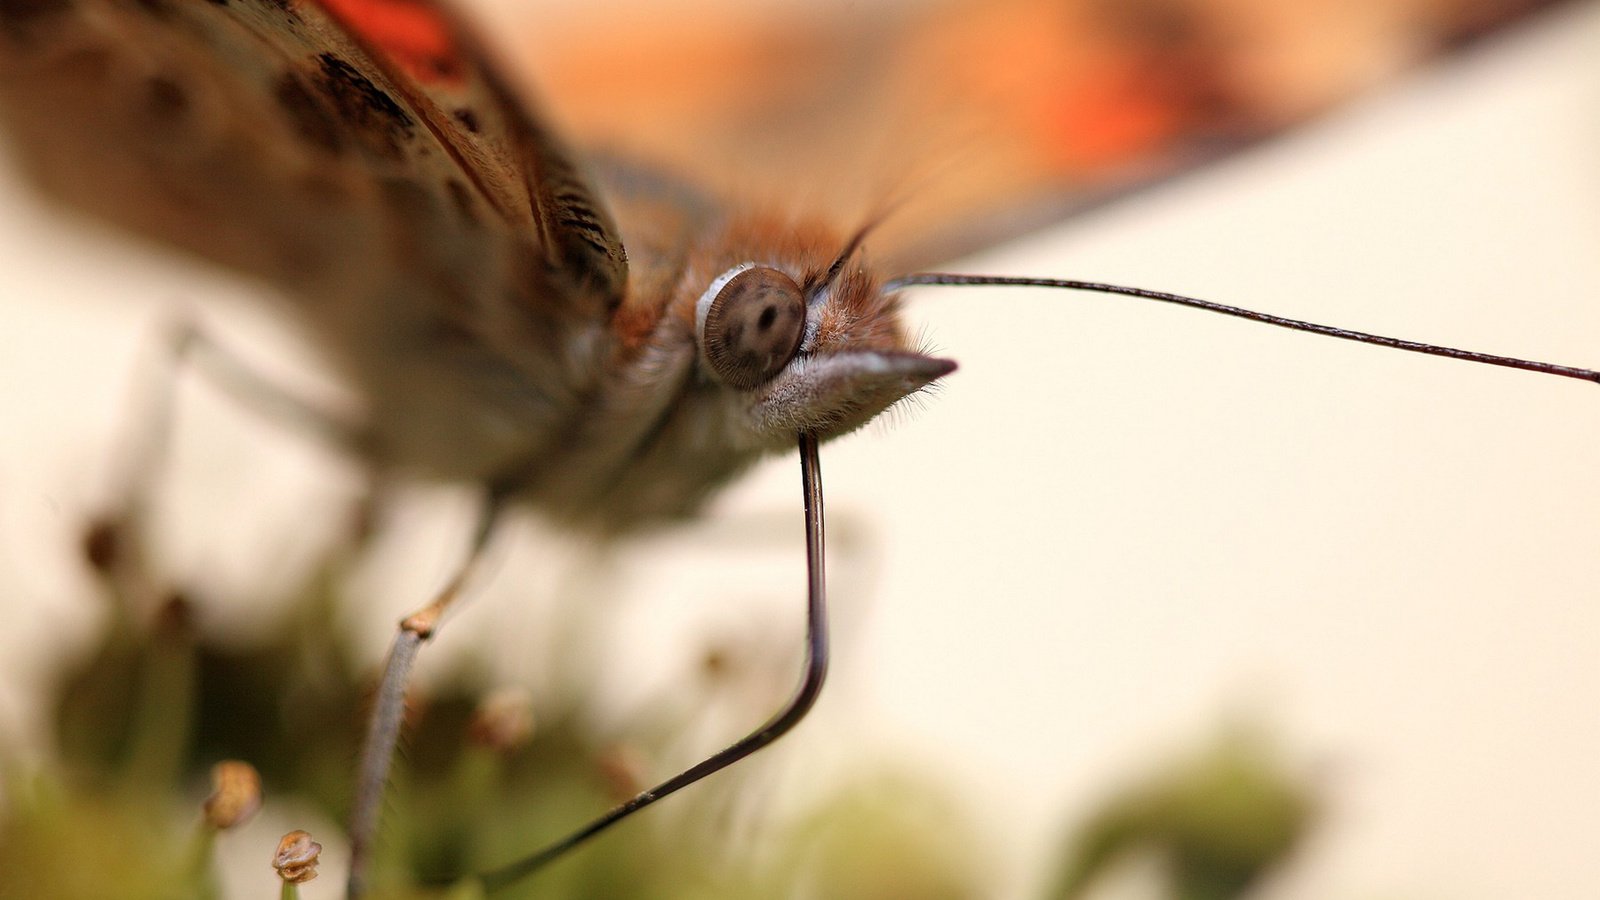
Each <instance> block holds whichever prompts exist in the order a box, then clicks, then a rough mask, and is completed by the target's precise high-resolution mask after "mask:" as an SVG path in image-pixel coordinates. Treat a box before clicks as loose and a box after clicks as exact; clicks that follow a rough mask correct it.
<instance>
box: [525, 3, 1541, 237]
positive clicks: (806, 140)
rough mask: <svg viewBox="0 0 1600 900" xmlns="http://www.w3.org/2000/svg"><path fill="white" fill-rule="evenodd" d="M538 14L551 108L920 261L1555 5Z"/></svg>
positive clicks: (1119, 189) (1147, 173)
mask: <svg viewBox="0 0 1600 900" xmlns="http://www.w3.org/2000/svg"><path fill="white" fill-rule="evenodd" d="M705 5H706V7H707V9H705V10H704V11H703V13H702V14H700V15H696V16H685V15H683V14H682V13H681V11H677V10H673V11H670V12H667V13H665V14H662V15H660V16H657V17H651V16H650V15H649V14H647V13H640V12H636V11H630V12H629V13H628V14H627V15H626V16H620V17H619V16H617V15H615V14H614V12H613V11H612V10H610V9H603V10H600V11H598V12H595V13H593V14H592V15H591V16H590V17H587V18H586V17H584V16H583V15H578V16H577V17H576V18H575V19H572V20H569V21H567V22H566V23H565V24H564V25H563V26H559V27H557V26H552V25H551V24H550V23H549V22H547V21H544V20H546V19H548V18H549V16H548V15H547V14H546V15H541V16H540V23H539V27H538V28H532V27H530V28H528V29H525V30H524V33H525V34H526V35H527V38H526V41H525V43H526V45H527V46H528V48H529V52H528V53H527V54H526V56H527V57H528V58H529V59H530V60H531V63H532V65H533V66H534V67H535V68H536V70H537V74H538V76H539V81H540V84H541V87H542V88H543V89H544V90H545V91H546V92H547V95H548V99H549V100H550V101H551V107H552V113H553V115H554V117H555V118H556V119H557V120H558V121H560V122H562V124H563V126H565V127H566V128H567V129H568V131H569V133H571V134H573V135H574V136H575V137H578V138H581V139H582V140H584V141H586V142H589V143H593V144H597V145H599V146H605V147H610V148H621V149H624V150H626V151H628V152H630V153H633V154H635V155H637V156H639V157H641V158H645V159H651V160H655V161H658V162H660V163H662V164H664V166H665V167H666V168H667V170H668V171H673V172H677V173H680V174H682V175H683V176H684V177H688V178H691V179H693V180H695V181H696V182H697V183H701V184H704V185H706V186H708V187H711V188H714V189H715V190H717V191H719V192H721V193H722V194H723V195H727V196H734V197H737V198H739V199H741V200H744V201H771V202H777V203H783V204H788V205H791V206H794V207H796V208H797V209H804V210H807V211H813V212H816V211H820V212H823V213H826V214H828V215H831V216H833V217H834V218H835V219H837V220H838V223H839V224H840V225H841V226H842V227H847V228H849V227H854V226H857V225H859V224H860V223H861V222H862V221H863V220H866V219H869V218H877V217H878V216H879V214H881V213H883V212H884V211H885V210H891V211H892V214H891V215H890V216H889V217H888V219H887V221H886V222H885V223H884V224H883V226H882V227H881V228H880V230H879V231H878V232H877V233H875V235H874V241H873V249H874V250H875V251H876V252H878V253H879V254H880V255H885V254H884V251H885V250H888V251H890V252H889V253H888V254H887V255H889V256H891V257H893V258H894V260H895V261H897V262H899V263H901V264H903V265H906V266H921V265H926V264H928V263H931V262H935V261H938V260H941V259H944V258H948V257H950V256H951V255H954V254H958V253H962V252H966V251H970V250H973V249H976V248H979V247H982V246H984V245H987V244H990V243H993V242H995V241H998V240H1001V239H1004V238H1007V237H1011V236H1014V235H1017V234H1020V233H1023V232H1025V231H1028V230H1030V229H1032V228H1034V227H1036V226H1038V225H1041V224H1044V223H1046V222H1049V221H1053V220H1057V219H1060V218H1061V217H1063V216H1064V215H1066V214H1068V213H1070V212H1072V211H1074V210H1077V209H1082V208H1083V207H1085V206H1088V205H1093V204H1096V203H1099V202H1102V201H1104V200H1105V199H1106V198H1108V197H1112V196H1115V195H1118V194H1120V193H1123V192H1125V191H1127V190H1129V189H1131V188H1134V187H1137V186H1139V185H1142V184H1147V183H1149V182H1151V181H1153V180H1157V179H1161V178H1164V177H1168V176H1171V175H1173V174H1174V173H1177V172H1181V171H1183V170H1186V169H1189V168H1192V167H1194V166H1196V165H1198V164H1201V163H1203V162H1205V161H1208V160H1211V159H1215V158H1217V157H1219V156H1221V155H1224V154H1226V153H1229V152H1232V151H1234V150H1236V149H1238V148H1240V147H1243V146H1247V145H1249V144H1251V143H1252V142H1255V141H1258V140H1260V139H1262V138H1264V137H1267V136H1270V135H1273V134H1276V133H1279V132H1281V131H1283V130H1284V129H1286V128H1288V127H1290V126H1293V125H1295V124H1297V123H1300V122H1303V121H1305V120H1307V119H1308V118H1311V117H1313V116H1315V115H1317V114H1318V113H1321V112H1323V111H1325V110H1327V109H1329V108H1330V107H1332V106H1335V105H1336V104H1338V103H1340V102H1342V101H1346V100H1348V99H1350V98H1351V97H1352V96H1355V95H1357V94H1359V93H1361V92H1363V91H1365V90H1367V89H1369V88H1371V87H1373V86H1375V85H1378V84H1381V83H1382V82H1383V81H1385V80H1386V79H1389V78H1391V77H1393V76H1394V75H1395V74H1396V73H1399V72H1402V71H1404V70H1406V69H1407V68H1409V67H1412V66H1414V65H1416V64H1417V63H1419V62H1420V61H1422V60H1424V59H1427V58H1430V57H1432V56H1436V55H1438V54H1439V53H1441V52H1443V51H1446V50H1449V49H1452V48H1455V47H1458V46H1461V45H1462V44H1464V43H1467V42H1469V41H1470V40H1472V39H1474V38H1476V37H1478V36H1480V35H1483V34H1487V33H1489V32H1492V31H1494V30H1495V29H1497V28H1499V27H1500V26H1502V25H1504V24H1506V23H1508V22H1510V21H1513V20H1515V19H1517V18H1518V17H1520V16H1522V15H1524V14H1527V13H1529V12H1531V11H1533V10H1534V9H1536V8H1539V7H1542V6H1546V5H1550V3H1549V2H1548V0H1363V2H1355V3H1352V2H1348V0H1305V2H1296V3H1283V2H1281V0H1143V2H1138V3H1106V2H1104V0H938V2H929V3H921V4H918V3H893V4H886V5H880V6H876V7H874V6H873V5H872V4H861V3H850V4H843V3H829V2H827V0H819V2H818V3H814V4H804V5H795V4H782V5H780V6H779V7H778V11H776V12H774V11H772V10H771V9H765V10H764V11H763V10H762V9H758V8H755V7H752V6H751V5H749V4H746V3H726V2H721V0H705Z"/></svg>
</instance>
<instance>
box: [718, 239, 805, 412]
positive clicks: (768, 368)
mask: <svg viewBox="0 0 1600 900" xmlns="http://www.w3.org/2000/svg"><path fill="white" fill-rule="evenodd" d="M805 323H806V302H805V297H804V295H803V294H802V293H801V291H800V285H798V284H796V283H795V281H794V279H793V278H790V277H789V276H788V275H785V274H784V273H782V272H780V271H778V270H777V269H772V268H768V267H766V266H752V267H750V268H748V269H745V270H744V271H743V272H740V273H739V274H737V275H734V276H733V277H732V278H730V279H729V280H728V283H727V284H725V285H723V286H722V288H721V289H720V290H718V291H717V295H716V297H715V298H714V299H713V300H712V301H711V306H710V308H709V309H707V310H706V315H705V320H704V324H703V325H701V327H700V349H701V352H703V353H704V354H705V357H706V361H707V362H708V363H709V364H710V365H711V371H712V373H713V374H715V375H716V376H717V378H718V380H720V381H721V382H722V383H723V384H726V385H728V386H729V387H732V388H738V389H739V390H749V389H751V388H754V387H757V386H759V385H761V384H762V383H763V382H766V381H768V380H770V379H771V378H772V377H773V376H774V375H777V374H778V372H779V371H781V370H782V369H783V367H784V366H785V365H787V364H788V362H789V360H790V359H792V358H794V354H795V351H796V350H798V349H799V347H800V338H801V335H802V334H803V333H804V332H805Z"/></svg>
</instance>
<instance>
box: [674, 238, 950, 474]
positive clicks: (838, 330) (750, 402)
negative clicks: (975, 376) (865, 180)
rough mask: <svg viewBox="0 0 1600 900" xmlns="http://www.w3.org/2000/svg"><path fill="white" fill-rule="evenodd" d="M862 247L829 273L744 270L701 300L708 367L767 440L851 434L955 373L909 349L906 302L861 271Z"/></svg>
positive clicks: (777, 265)
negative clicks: (902, 309)
mask: <svg viewBox="0 0 1600 900" xmlns="http://www.w3.org/2000/svg"><path fill="white" fill-rule="evenodd" d="M858 246H859V238H857V239H854V240H852V241H851V242H849V244H848V245H847V246H846V248H845V251H844V252H843V253H841V254H839V255H838V256H837V257H836V258H835V259H834V261H833V263H832V264H831V265H828V266H826V267H825V268H824V267H811V268H810V269H809V270H808V268H807V267H806V266H805V265H804V264H803V263H802V264H794V263H792V262H772V263H758V262H743V263H740V264H738V265H735V266H733V267H731V268H729V269H727V270H726V271H724V272H723V273H722V274H721V275H719V276H717V277H716V278H715V279H713V280H712V281H711V283H710V285H709V286H708V287H707V288H706V290H705V292H704V293H703V294H702V295H701V296H700V298H699V301H698V302H697V304H696V306H695V335H696V340H697V342H698V344H699V350H700V363H701V367H702V369H703V370H704V371H705V372H706V373H707V374H708V375H709V377H710V378H711V379H712V380H714V381H716V382H718V383H720V384H721V385H722V386H723V387H724V388H725V389H727V390H728V391H730V392H732V393H733V394H734V395H735V396H737V397H739V398H740V399H741V400H743V401H747V403H746V404H742V405H743V407H744V409H746V410H747V420H746V424H747V426H748V427H749V428H750V429H751V430H752V431H754V432H755V433H756V434H757V435H758V436H759V437H760V438H762V439H765V440H770V441H773V442H779V441H781V442H783V443H787V442H789V441H791V440H792V439H793V436H794V435H795V434H798V433H802V432H804V433H811V434H816V435H818V436H820V437H823V438H828V437H834V436H837V435H840V434H844V433H846V432H849V431H852V430H854V429H856V428H859V427H861V426H862V425H864V424H866V423H867V422H868V421H870V420H871V419H872V418H873V417H875V416H877V415H878V414H879V413H881V412H883V411H884V410H886V409H888V408H889V407H890V406H891V405H893V404H894V403H896V402H898V401H900V400H902V399H904V398H906V397H908V396H910V395H911V394H914V393H916V392H917V391H920V390H922V389H923V388H924V387H927V386H928V385H929V384H931V383H932V382H933V381H935V380H936V379H938V378H940V377H942V376H944V375H947V374H949V373H950V372H951V371H953V370H954V369H955V367H956V364H955V363H954V362H953V361H951V360H948V359H939V358H936V357H932V356H927V355H925V354H922V353H919V352H917V351H916V350H915V349H914V348H913V347H912V346H911V344H910V342H909V341H908V339H907V338H906V336H905V333H904V329H903V328H902V326H901V324H900V317H899V301H898V296H897V295H896V294H895V293H893V292H890V291H885V290H884V289H883V282H882V281H881V279H879V278H878V277H877V276H876V275H874V274H872V273H871V272H869V271H867V270H866V269H865V267H863V266H861V265H859V263H858V262H857V259H856V257H857V249H858Z"/></svg>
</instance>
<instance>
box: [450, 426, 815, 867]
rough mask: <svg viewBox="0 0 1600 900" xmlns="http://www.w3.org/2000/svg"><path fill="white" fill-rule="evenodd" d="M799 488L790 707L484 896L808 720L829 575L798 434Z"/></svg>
mask: <svg viewBox="0 0 1600 900" xmlns="http://www.w3.org/2000/svg"><path fill="white" fill-rule="evenodd" d="M800 484H801V489H802V490H803V491H804V494H805V519H806V665H805V672H804V673H803V674H802V675H801V677H800V685H799V686H798V687H797V688H795V692H794V694H793V695H792V696H791V697H790V698H789V702H788V703H786V704H784V706H783V708H782V709H779V710H778V711H777V712H776V713H774V714H773V715H772V718H770V719H768V720H767V721H766V724H764V725H762V726H761V727H760V728H757V729H756V730H755V731H752V732H750V733H749V734H748V735H746V736H745V737H743V738H741V739H740V740H738V741H736V742H734V743H733V744H732V745H730V746H729V747H727V749H725V750H723V751H722V752H720V753H717V754H715V755H714V756H711V757H709V758H707V759H705V760H702V761H701V762H698V763H696V764H695V765H693V766H690V767H689V768H687V769H685V770H684V771H682V772H680V773H678V774H677V775H674V776H673V777H671V778H668V779H667V780H666V781H663V782H661V783H660V784H658V785H656V786H655V787H653V788H650V789H649V790H646V791H643V792H641V793H639V794H638V795H636V796H634V797H633V798H632V799H630V800H628V801H627V802H625V803H623V804H621V805H620V806H617V807H616V808H614V809H612V810H611V811H610V812H608V813H606V814H605V815H603V816H600V817H599V818H597V819H595V820H594V821H592V822H590V823H589V824H587V825H585V826H583V827H582V828H579V829H578V830H576V831H574V832H572V833H571V834H569V835H567V836H566V837H564V838H561V839H560V840H558V841H556V842H554V843H552V844H549V845H548V846H546V847H544V848H542V849H540V850H537V851H535V852H534V853H532V854H529V855H528V856H525V857H523V858H522V859H519V860H517V861H516V862H513V863H509V864H507V865H505V866H502V867H500V868H498V869H495V870H493V871H490V872H486V873H484V874H482V875H479V876H477V881H478V883H479V884H480V885H481V886H482V887H483V892H484V893H485V894H492V893H494V892H495V891H498V890H500V889H502V888H505V887H508V886H510V885H511V884H513V883H515V882H517V881H519V880H521V879H522V878H523V877H525V876H527V875H529V874H531V873H533V872H534V871H536V870H538V869H540V868H542V867H543V866H545V865H546V864H547V863H550V862H552V861H554V860H555V859H556V858H557V857H560V856H561V855H563V854H565V853H566V852H567V851H568V850H571V849H573V848H574V847H576V846H578V845H579V844H582V843H583V842H584V841H587V840H588V839H590V838H592V837H594V836H595V835H597V834H599V833H600V832H602V831H604V830H606V829H607V828H610V827H611V826H612V825H615V824H617V823H618V822H620V821H622V820H623V819H625V818H627V817H628V816H630V815H632V814H634V813H636V812H638V811H639V810H641V809H644V808H645V807H646V806H649V805H650V804H652V803H654V802H656V801H657V800H660V799H661V798H663V797H665V796H667V795H668V794H671V793H674V792H676V791H678V790H681V789H683V788H685V787H688V786H689V785H691V784H694V783H695V782H696V781H699V780H700V779H702V778H704V777H706V776H707V775H710V774H712V773H714V772H717V771H720V770H722V769H725V768H727V767H728V766H731V765H733V764H734V763H736V762H738V761H739V760H741V759H744V758H745V757H746V756H749V755H750V754H752V753H754V752H756V751H757V750H760V749H761V748H763V747H765V746H767V745H768V744H771V743H772V742H773V741H776V740H777V739H778V738H780V737H782V736H783V735H784V734H785V733H786V732H788V731H789V729H791V728H793V727H794V726H795V725H796V724H797V723H799V721H800V720H801V719H803V718H805V715H806V713H807V712H810V711H811V707H812V705H813V704H815V703H816V702H817V696H818V695H819V694H820V693H821V692H822V682H823V680H824V679H825V678H826V677H827V674H828V610H827V574H826V571H825V568H824V566H823V537H824V532H823V521H822V469H821V464H820V461H819V460H818V456H817V436H816V435H814V434H802V435H800Z"/></svg>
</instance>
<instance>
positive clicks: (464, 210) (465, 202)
mask: <svg viewBox="0 0 1600 900" xmlns="http://www.w3.org/2000/svg"><path fill="white" fill-rule="evenodd" d="M444 186H445V189H446V190H447V191H449V192H450V200H451V201H452V202H454V203H455V205H456V212H457V213H460V214H461V219H462V221H464V222H467V223H468V224H471V225H476V224H478V210H477V203H476V202H474V201H473V199H472V192H471V191H469V190H468V189H467V186H466V185H464V184H462V183H461V182H460V181H459V180H457V179H455V178H452V179H450V180H449V181H446V182H445V183H444Z"/></svg>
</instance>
